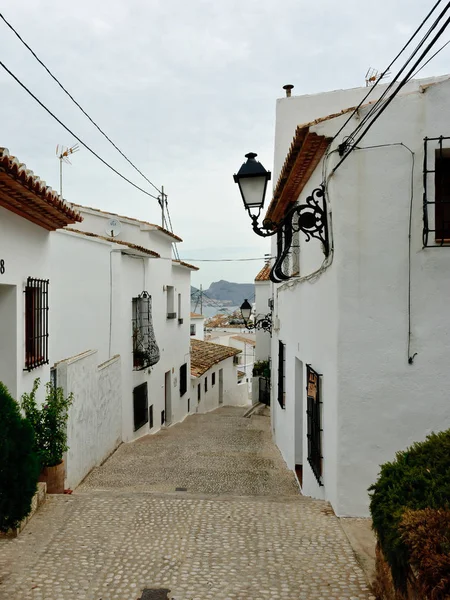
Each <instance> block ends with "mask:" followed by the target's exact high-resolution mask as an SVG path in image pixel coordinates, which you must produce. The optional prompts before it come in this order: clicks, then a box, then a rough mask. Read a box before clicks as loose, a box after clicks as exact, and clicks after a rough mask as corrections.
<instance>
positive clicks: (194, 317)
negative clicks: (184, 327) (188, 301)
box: [191, 312, 206, 319]
mask: <svg viewBox="0 0 450 600" xmlns="http://www.w3.org/2000/svg"><path fill="white" fill-rule="evenodd" d="M191 319H206V316H205V315H199V314H198V313H194V312H191Z"/></svg>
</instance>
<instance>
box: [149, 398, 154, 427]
mask: <svg viewBox="0 0 450 600" xmlns="http://www.w3.org/2000/svg"><path fill="white" fill-rule="evenodd" d="M148 420H149V427H150V429H152V428H153V404H151V405H150V408H149V409H148Z"/></svg>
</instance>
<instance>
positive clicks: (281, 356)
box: [278, 342, 286, 408]
mask: <svg viewBox="0 0 450 600" xmlns="http://www.w3.org/2000/svg"><path fill="white" fill-rule="evenodd" d="M285 354H286V344H283V342H278V404H279V405H280V406H281V408H285V407H286V400H285V391H284V372H285V369H284V363H285V360H286V357H285Z"/></svg>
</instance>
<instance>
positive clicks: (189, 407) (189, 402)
mask: <svg viewBox="0 0 450 600" xmlns="http://www.w3.org/2000/svg"><path fill="white" fill-rule="evenodd" d="M190 412H191V399H190V398H188V413H190Z"/></svg>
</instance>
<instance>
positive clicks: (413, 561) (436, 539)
mask: <svg viewBox="0 0 450 600" xmlns="http://www.w3.org/2000/svg"><path fill="white" fill-rule="evenodd" d="M400 532H401V536H402V540H403V541H404V543H405V544H406V546H407V548H408V549H409V554H410V565H411V566H412V568H413V571H414V575H415V577H416V581H417V584H418V587H419V592H420V594H421V597H422V598H429V599H430V600H440V599H441V598H449V597H450V510H447V509H437V510H436V509H432V508H425V509H424V510H410V509H408V510H406V511H405V512H404V513H403V517H402V520H401V523H400Z"/></svg>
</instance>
